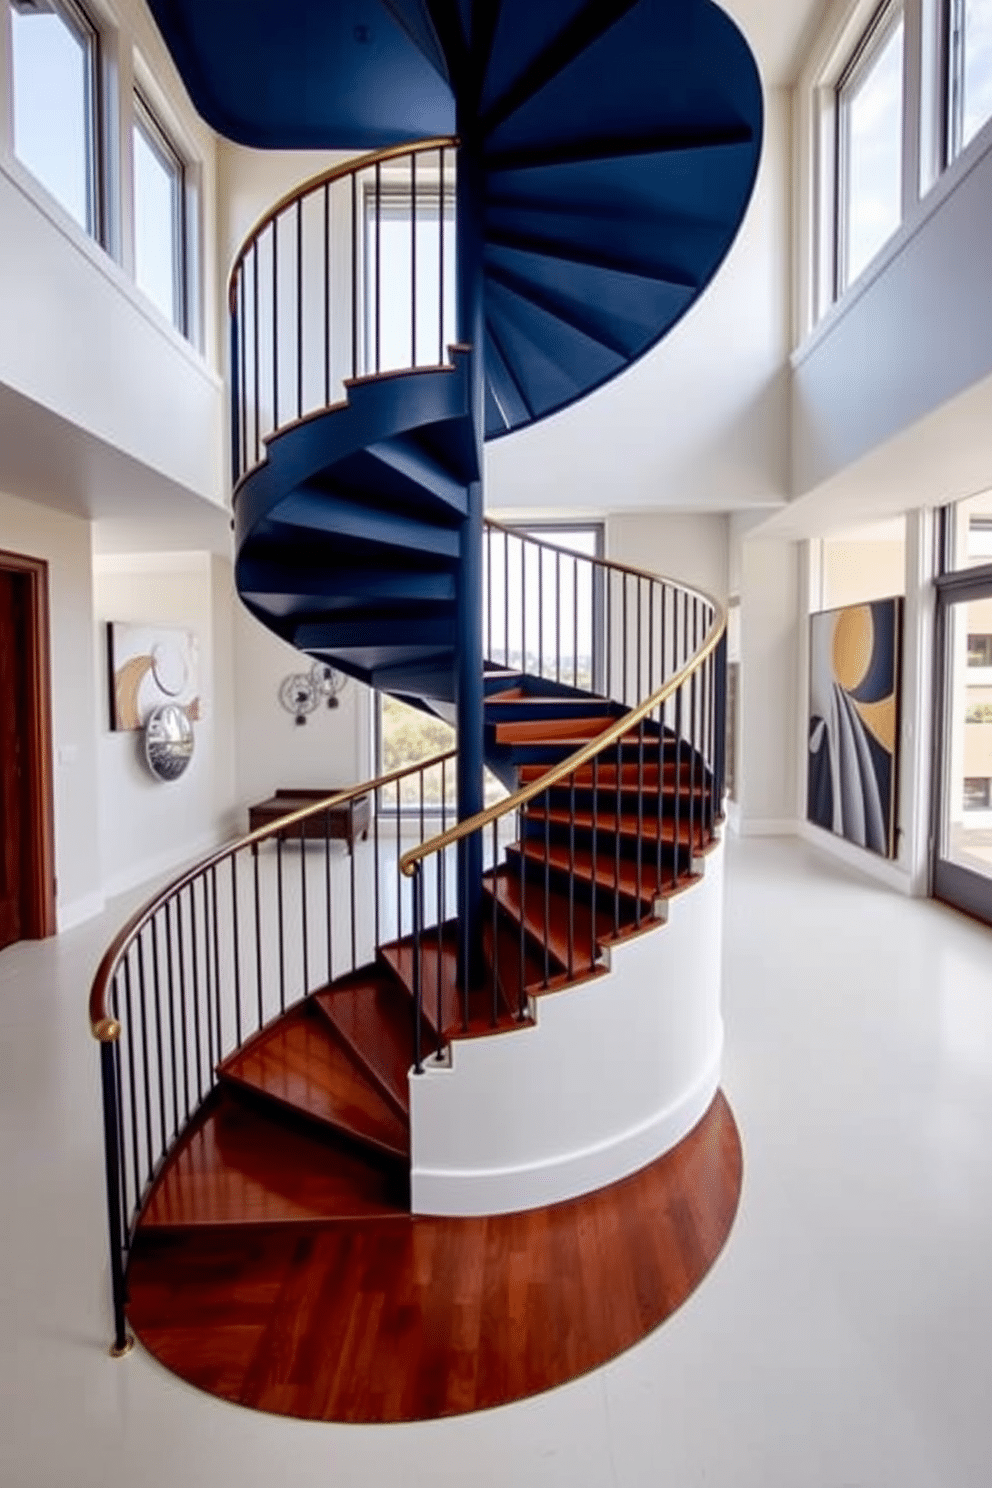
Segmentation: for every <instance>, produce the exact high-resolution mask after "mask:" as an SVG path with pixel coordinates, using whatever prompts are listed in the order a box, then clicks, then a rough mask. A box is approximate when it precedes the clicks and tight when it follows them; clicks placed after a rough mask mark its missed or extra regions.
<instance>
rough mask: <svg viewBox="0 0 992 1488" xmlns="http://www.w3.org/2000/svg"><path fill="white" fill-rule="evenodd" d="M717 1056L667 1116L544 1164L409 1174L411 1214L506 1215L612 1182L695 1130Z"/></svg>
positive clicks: (712, 1091) (716, 1079) (712, 1088)
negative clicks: (475, 1171)
mask: <svg viewBox="0 0 992 1488" xmlns="http://www.w3.org/2000/svg"><path fill="white" fill-rule="evenodd" d="M721 1054H722V1046H721V1048H720V1049H718V1051H717V1053H716V1055H715V1057H714V1059H713V1061H712V1063H711V1064H710V1066H709V1068H708V1069H706V1070H705V1071H704V1072H703V1075H702V1077H701V1078H700V1079H699V1080H698V1081H697V1082H696V1084H695V1085H694V1086H693V1087H692V1089H691V1090H688V1091H686V1093H685V1094H684V1095H683V1096H682V1097H681V1099H679V1100H678V1101H676V1102H675V1103H674V1104H672V1105H671V1106H669V1107H668V1108H667V1110H664V1111H660V1112H658V1113H657V1114H655V1115H654V1116H652V1118H651V1119H650V1121H647V1122H644V1123H643V1124H642V1125H641V1126H638V1127H635V1128H633V1129H631V1130H628V1131H626V1132H623V1133H621V1134H620V1135H619V1136H616V1137H613V1138H611V1139H610V1140H609V1141H608V1142H602V1143H600V1144H598V1145H597V1146H595V1147H588V1148H585V1149H584V1150H582V1151H576V1152H570V1153H561V1154H558V1155H556V1156H555V1157H554V1158H553V1159H551V1160H549V1161H546V1162H539V1163H528V1164H526V1165H524V1164H521V1165H519V1166H516V1167H512V1168H504V1169H502V1170H498V1169H493V1168H489V1169H486V1170H485V1171H483V1172H479V1173H472V1172H469V1171H466V1170H465V1169H464V1168H463V1169H461V1170H459V1171H458V1172H453V1173H448V1172H445V1171H443V1170H441V1169H437V1168H434V1169H431V1168H424V1167H422V1168H414V1170H413V1174H412V1181H413V1204H412V1208H413V1212H414V1214H453V1215H458V1216H460V1217H468V1216H470V1215H482V1214H511V1213H515V1212H516V1211H517V1210H520V1209H536V1208H543V1207H544V1206H545V1205H546V1204H558V1203H562V1202H564V1201H566V1200H568V1199H570V1198H576V1197H578V1196H579V1195H581V1194H587V1193H593V1192H595V1190H596V1189H598V1188H605V1187H606V1186H607V1185H608V1184H610V1183H618V1182H619V1181H620V1180H621V1179H622V1178H626V1177H628V1176H629V1175H630V1174H631V1173H636V1172H638V1171H639V1170H640V1169H641V1168H643V1167H646V1166H647V1164H648V1163H650V1162H653V1161H654V1160H655V1158H657V1157H659V1156H661V1154H662V1153H665V1152H670V1151H671V1150H672V1148H673V1147H676V1146H678V1144H679V1142H681V1141H682V1139H683V1137H687V1136H688V1135H689V1133H690V1132H691V1131H692V1130H693V1128H694V1127H695V1126H697V1125H698V1124H699V1122H700V1121H701V1120H702V1118H703V1117H704V1116H705V1115H706V1112H707V1111H708V1110H709V1108H710V1105H711V1104H712V1102H713V1098H714V1096H715V1095H716V1093H717V1090H718V1089H719V1085H720V1059H721Z"/></svg>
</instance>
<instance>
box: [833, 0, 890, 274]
mask: <svg viewBox="0 0 992 1488" xmlns="http://www.w3.org/2000/svg"><path fill="white" fill-rule="evenodd" d="M903 34H904V25H903V13H902V7H901V6H900V5H889V6H887V7H886V8H885V9H884V10H883V11H882V13H881V14H880V15H879V17H878V18H877V19H876V21H875V23H874V24H873V25H872V26H871V27H870V29H869V31H868V32H867V34H866V36H865V37H864V39H863V40H862V43H861V45H860V46H859V48H858V50H857V51H856V52H855V54H854V57H853V59H852V61H851V62H850V64H849V65H848V67H847V70H846V71H845V72H844V74H843V75H842V77H841V79H840V82H839V84H838V86H837V167H838V193H837V252H836V292H837V294H838V295H841V294H842V293H843V292H844V290H845V289H846V288H847V286H848V285H849V284H850V283H851V282H852V281H853V280H854V279H856V278H857V277H858V275H859V274H860V273H861V271H862V270H863V269H864V268H865V267H866V266H867V264H868V263H869V262H870V261H871V259H873V258H874V256H875V254H876V253H877V252H878V250H879V249H880V248H881V247H882V245H883V244H884V243H885V242H887V240H888V239H889V238H890V237H891V236H892V234H893V233H894V232H895V231H896V229H897V228H898V226H899V223H900V222H901V220H902V180H903V158H902V154H903V151H902V136H903Z"/></svg>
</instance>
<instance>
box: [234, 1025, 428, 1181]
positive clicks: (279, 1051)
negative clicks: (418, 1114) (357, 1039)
mask: <svg viewBox="0 0 992 1488" xmlns="http://www.w3.org/2000/svg"><path fill="white" fill-rule="evenodd" d="M218 1073H219V1074H220V1077H221V1079H222V1080H224V1081H226V1082H228V1083H230V1084H233V1085H237V1086H239V1087H241V1088H242V1089H246V1090H249V1091H251V1092H253V1093H254V1094H256V1095H259V1096H263V1097H265V1098H266V1099H267V1100H270V1101H274V1102H275V1103H276V1104H277V1105H281V1106H284V1107H287V1108H288V1109H289V1110H291V1111H295V1112H296V1113H297V1114H299V1115H301V1116H305V1117H308V1118H309V1119H310V1120H311V1121H315V1122H320V1123H323V1124H324V1125H326V1126H329V1127H332V1128H333V1129H334V1130H335V1131H338V1132H341V1133H343V1134H344V1135H345V1136H347V1137H350V1138H352V1139H353V1140H355V1141H357V1142H359V1143H361V1144H364V1145H365V1146H367V1147H370V1148H372V1149H374V1150H376V1151H379V1152H381V1153H383V1154H385V1155H387V1156H390V1157H396V1158H402V1159H406V1158H408V1157H409V1152H410V1130H409V1123H408V1122H406V1121H403V1120H402V1119H401V1118H400V1117H399V1116H398V1115H397V1113H396V1111H395V1110H394V1109H393V1107H392V1106H391V1105H390V1104H389V1102H388V1101H387V1100H386V1098H385V1096H384V1095H382V1094H381V1093H380V1092H379V1090H378V1089H376V1087H375V1085H374V1084H373V1083H372V1082H371V1081H370V1080H369V1078H368V1077H367V1076H365V1075H363V1074H362V1073H361V1072H360V1071H359V1069H358V1068H357V1067H356V1065H355V1062H354V1061H353V1060H352V1058H351V1057H350V1056H349V1055H348V1054H347V1053H346V1052H345V1051H344V1049H342V1047H341V1045H340V1044H339V1043H338V1041H337V1040H336V1039H335V1038H334V1037H333V1035H332V1033H331V1031H330V1030H329V1029H327V1028H325V1027H324V1026H323V1024H322V1021H321V1019H320V1017H319V1016H318V1015H317V1014H316V1013H315V1012H311V1010H310V1008H309V1007H308V1006H307V1005H306V1004H303V1005H302V1006H301V1007H299V1008H296V1009H294V1010H293V1011H292V1012H291V1013H287V1014H286V1015H285V1017H283V1018H281V1019H280V1020H279V1021H278V1022H277V1023H275V1024H273V1026H272V1027H271V1028H269V1029H267V1030H265V1031H264V1032H263V1033H262V1035H261V1036H260V1037H259V1038H256V1039H255V1040H253V1041H252V1043H251V1045H250V1046H249V1047H247V1048H246V1049H243V1050H241V1051H240V1052H239V1053H237V1054H234V1055H232V1057H231V1058H230V1059H228V1060H225V1062H224V1063H223V1064H222V1065H220V1066H219V1067H218Z"/></svg>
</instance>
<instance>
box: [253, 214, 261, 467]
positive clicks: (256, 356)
mask: <svg viewBox="0 0 992 1488" xmlns="http://www.w3.org/2000/svg"><path fill="white" fill-rule="evenodd" d="M251 261H252V295H253V297H254V310H253V312H252V368H253V371H254V374H255V459H254V463H255V464H256V465H257V464H258V459H259V453H260V451H261V448H262V443H261V424H260V420H261V417H262V410H261V397H262V395H261V391H260V384H261V362H262V336H261V332H260V330H259V324H258V239H257V238H256V240H255V244H254V246H253V248H252V251H251Z"/></svg>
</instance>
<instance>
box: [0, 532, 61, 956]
mask: <svg viewBox="0 0 992 1488" xmlns="http://www.w3.org/2000/svg"><path fill="white" fill-rule="evenodd" d="M0 571H2V572H4V573H9V574H14V575H17V576H18V577H19V578H21V579H22V580H23V581H24V583H25V585H26V589H27V605H26V619H27V631H28V634H27V637H26V640H27V647H26V651H27V654H26V656H25V673H26V675H25V690H26V694H27V697H26V703H27V708H26V714H27V717H26V732H27V740H26V743H27V782H26V790H25V807H26V812H27V821H26V823H25V826H26V828H27V840H28V850H27V881H26V883H25V884H24V899H23V904H22V924H23V929H24V934H23V938H24V939H25V940H43V939H45V938H46V937H47V936H49V935H54V934H55V932H56V929H57V923H56V911H55V899H56V883H55V791H54V784H53V772H52V686H51V646H50V630H49V605H48V563H47V562H46V561H45V559H43V558H29V557H27V556H26V555H25V554H23V553H8V552H5V551H3V550H2V549H0Z"/></svg>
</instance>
